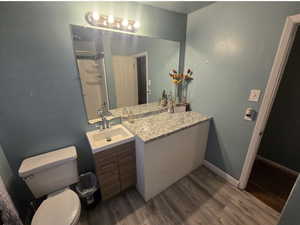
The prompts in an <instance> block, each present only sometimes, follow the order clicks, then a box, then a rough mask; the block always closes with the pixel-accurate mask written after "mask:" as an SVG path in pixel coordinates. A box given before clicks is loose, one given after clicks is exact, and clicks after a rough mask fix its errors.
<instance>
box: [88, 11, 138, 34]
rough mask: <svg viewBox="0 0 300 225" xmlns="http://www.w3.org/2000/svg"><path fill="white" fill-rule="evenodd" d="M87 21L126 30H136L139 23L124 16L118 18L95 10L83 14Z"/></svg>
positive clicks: (96, 24)
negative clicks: (100, 13)
mask: <svg viewBox="0 0 300 225" xmlns="http://www.w3.org/2000/svg"><path fill="white" fill-rule="evenodd" d="M85 18H86V20H87V22H88V23H89V24H90V25H92V26H97V27H105V28H111V29H116V30H123V31H128V32H136V31H137V30H138V28H140V23H139V22H138V21H134V20H128V19H126V18H118V17H114V16H112V15H109V16H106V15H99V14H98V13H97V12H88V13H87V14H86V16H85Z"/></svg>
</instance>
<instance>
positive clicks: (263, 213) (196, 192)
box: [80, 167, 279, 225]
mask: <svg viewBox="0 0 300 225" xmlns="http://www.w3.org/2000/svg"><path fill="white" fill-rule="evenodd" d="M278 217H279V213H278V212H276V211H275V210H273V209H272V208H270V207H268V206H267V205H265V204H264V203H262V202H261V201H259V200H258V199H256V198H255V197H254V196H252V195H251V194H249V193H247V192H245V191H241V190H239V189H237V188H235V187H233V186H232V185H230V184H228V183H227V182H226V181H224V180H223V179H222V178H220V177H218V176H216V175H215V174H213V173H212V172H211V171H209V170H208V169H206V168H205V167H200V168H199V169H197V170H195V171H194V172H192V173H191V174H190V175H188V176H186V177H184V178H183V179H181V180H179V181H178V182H177V183H175V184H174V185H172V186H171V187H170V188H168V189H167V190H165V191H164V192H162V193H161V194H159V195H158V196H156V197H155V198H153V199H152V200H150V201H149V202H147V203H145V202H144V200H143V199H142V197H141V196H140V195H139V193H138V192H137V191H136V190H134V189H132V190H128V191H127V192H125V193H123V194H121V195H119V196H117V197H115V198H113V199H111V200H109V201H107V202H104V203H99V204H98V205H97V206H96V207H95V208H93V209H89V210H83V211H82V214H81V220H80V222H81V225H182V224H187V225H188V224H190V225H194V224H195V225H196V224H197V225H275V224H277V221H278Z"/></svg>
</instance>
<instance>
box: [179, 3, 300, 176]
mask: <svg viewBox="0 0 300 225" xmlns="http://www.w3.org/2000/svg"><path fill="white" fill-rule="evenodd" d="M297 13H300V3H297V2H286V3H284V2H276V3H273V2H264V3H263V2H217V3H215V4H212V5H209V6H207V7H205V8H203V9H200V10H198V11H196V12H193V13H191V14H189V15H188V23H187V37H186V54H185V68H186V69H187V68H191V69H192V70H193V71H194V76H195V80H194V81H193V82H192V83H191V85H190V87H189V89H190V90H189V91H190V99H191V100H192V108H193V110H196V111H200V112H202V113H205V114H207V115H209V116H212V117H213V118H214V119H213V123H212V126H211V130H210V135H209V141H208V149H207V154H206V159H207V160H208V161H210V162H211V163H213V164H214V165H216V166H218V167H219V168H221V169H223V170H224V171H226V172H227V173H229V174H230V175H232V176H233V177H235V178H237V179H239V177H240V174H241V170H242V166H243V163H244V159H245V156H246V153H247V149H248V145H249V143H250V138H251V135H252V131H253V127H254V124H255V123H254V122H249V121H246V120H243V115H244V111H245V109H246V108H247V107H253V108H255V109H258V108H259V104H260V103H251V102H248V101H247V99H248V95H249V92H250V90H251V89H261V90H262V91H264V89H265V86H266V82H267V79H268V76H269V73H270V70H271V67H272V64H273V59H274V56H275V53H276V49H277V46H278V43H279V39H280V36H281V32H282V29H283V25H284V23H285V19H286V17H287V16H289V15H293V14H297Z"/></svg>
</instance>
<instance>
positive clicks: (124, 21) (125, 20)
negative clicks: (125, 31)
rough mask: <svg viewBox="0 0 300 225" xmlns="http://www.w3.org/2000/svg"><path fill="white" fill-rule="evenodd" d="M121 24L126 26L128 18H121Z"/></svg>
mask: <svg viewBox="0 0 300 225" xmlns="http://www.w3.org/2000/svg"><path fill="white" fill-rule="evenodd" d="M122 26H123V27H127V26H128V20H127V19H123V20H122Z"/></svg>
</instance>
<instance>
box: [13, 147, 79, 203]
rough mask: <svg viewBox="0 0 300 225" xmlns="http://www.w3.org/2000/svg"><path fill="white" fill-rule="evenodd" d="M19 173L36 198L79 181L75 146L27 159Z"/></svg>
mask: <svg viewBox="0 0 300 225" xmlns="http://www.w3.org/2000/svg"><path fill="white" fill-rule="evenodd" d="M19 175H20V177H22V178H23V180H24V181H25V182H26V184H27V186H28V187H29V189H30V190H31V192H32V194H33V195H34V197H35V198H39V197H42V196H44V195H47V194H50V193H52V192H55V191H57V190H60V189H63V188H64V187H68V186H69V185H71V184H74V183H77V182H78V181H79V176H78V166H77V153H76V148H75V146H70V147H67V148H63V149H59V150H56V151H52V152H48V153H45V154H41V155H37V156H34V157H30V158H27V159H25V160H24V161H23V162H22V163H21V166H20V168H19Z"/></svg>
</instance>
